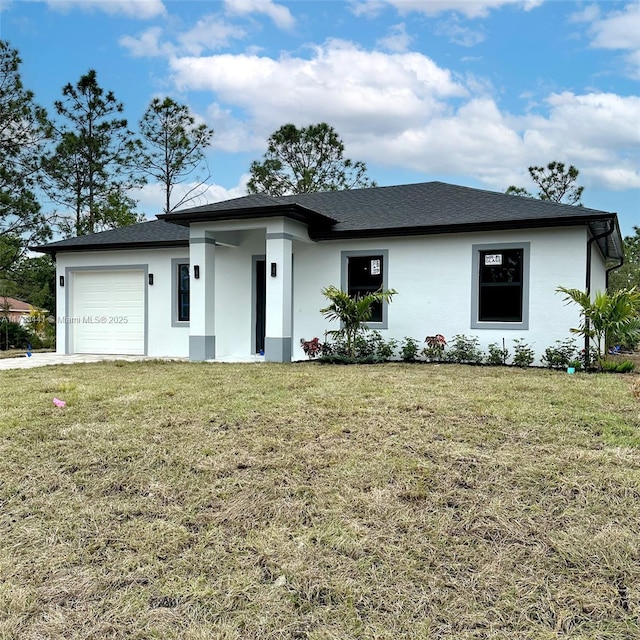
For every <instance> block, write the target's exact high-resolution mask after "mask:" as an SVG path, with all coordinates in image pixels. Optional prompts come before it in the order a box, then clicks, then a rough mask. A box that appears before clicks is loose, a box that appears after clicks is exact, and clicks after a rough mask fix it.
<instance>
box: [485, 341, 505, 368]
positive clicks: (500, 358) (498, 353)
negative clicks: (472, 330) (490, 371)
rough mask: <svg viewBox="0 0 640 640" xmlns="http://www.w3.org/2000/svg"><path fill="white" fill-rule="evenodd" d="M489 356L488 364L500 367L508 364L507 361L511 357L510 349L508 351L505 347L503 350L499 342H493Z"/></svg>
mask: <svg viewBox="0 0 640 640" xmlns="http://www.w3.org/2000/svg"><path fill="white" fill-rule="evenodd" d="M488 349H489V355H487V359H486V361H485V362H486V363H487V364H490V365H492V366H499V365H505V364H507V360H508V359H509V356H510V355H511V354H510V353H509V349H507V348H506V347H505V346H504V345H503V346H502V348H501V347H500V345H499V344H498V343H497V342H492V343H491V344H490V345H489V347H488Z"/></svg>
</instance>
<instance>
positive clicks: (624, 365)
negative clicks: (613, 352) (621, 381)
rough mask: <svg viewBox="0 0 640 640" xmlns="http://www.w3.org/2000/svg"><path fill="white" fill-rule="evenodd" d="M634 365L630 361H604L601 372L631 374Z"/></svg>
mask: <svg viewBox="0 0 640 640" xmlns="http://www.w3.org/2000/svg"><path fill="white" fill-rule="evenodd" d="M635 367H636V365H635V364H634V363H633V362H631V360H623V361H622V362H616V361H615V360H604V361H603V362H602V370H603V371H606V372H608V373H631V372H632V371H633V370H634V369H635Z"/></svg>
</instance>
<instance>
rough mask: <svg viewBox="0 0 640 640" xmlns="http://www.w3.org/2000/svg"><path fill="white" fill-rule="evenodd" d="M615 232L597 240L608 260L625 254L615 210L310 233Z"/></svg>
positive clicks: (323, 237) (337, 236)
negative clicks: (595, 214) (568, 229)
mask: <svg viewBox="0 0 640 640" xmlns="http://www.w3.org/2000/svg"><path fill="white" fill-rule="evenodd" d="M612 223H613V229H612V232H611V233H610V234H609V235H608V236H606V237H603V238H600V239H599V240H597V245H598V247H599V249H600V251H601V252H602V255H603V256H604V257H605V258H606V259H608V260H619V259H620V258H622V256H623V246H622V236H621V233H620V228H619V226H618V218H617V216H616V214H615V213H612V214H609V215H606V216H602V217H599V218H597V219H594V218H593V217H590V216H576V217H572V218H547V219H542V220H541V219H529V220H510V221H507V222H505V221H500V222H477V223H460V224H446V225H432V226H407V227H384V228H378V229H367V230H364V231H363V230H360V229H339V228H338V229H330V230H327V231H325V230H321V229H310V230H309V237H310V238H311V239H312V240H316V241H328V240H345V239H357V238H383V237H402V236H421V235H441V234H447V233H477V232H479V231H508V230H510V229H545V228H559V227H576V226H586V227H587V228H588V229H589V232H590V234H591V236H592V237H594V236H598V235H600V234H602V233H604V232H605V231H607V230H609V229H611V224H612Z"/></svg>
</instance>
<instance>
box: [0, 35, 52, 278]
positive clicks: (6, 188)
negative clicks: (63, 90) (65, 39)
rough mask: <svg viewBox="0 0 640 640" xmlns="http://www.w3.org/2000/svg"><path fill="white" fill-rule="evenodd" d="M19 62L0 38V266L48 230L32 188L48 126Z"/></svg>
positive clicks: (41, 238) (6, 263)
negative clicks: (23, 75) (0, 246)
mask: <svg viewBox="0 0 640 640" xmlns="http://www.w3.org/2000/svg"><path fill="white" fill-rule="evenodd" d="M20 64H21V60H20V56H19V55H18V52H17V51H16V50H15V49H12V48H11V46H10V45H9V43H8V42H6V41H4V40H0V245H2V248H1V249H0V254H2V258H1V259H0V269H4V268H8V267H9V266H11V264H12V263H13V262H14V261H15V260H17V259H18V258H19V257H20V254H21V252H22V250H24V248H25V247H26V246H27V245H28V244H29V243H31V242H37V241H40V240H44V239H46V238H48V237H49V236H50V229H49V226H48V224H47V218H46V216H45V215H44V214H43V213H42V211H41V209H40V204H39V203H38V200H37V198H36V195H35V193H34V190H35V187H36V180H37V177H38V172H39V169H40V163H39V157H40V155H41V153H42V145H43V144H44V142H45V140H46V139H47V137H48V136H49V134H50V127H49V123H48V120H47V114H46V112H45V110H44V109H42V108H41V107H39V106H38V105H37V104H35V102H34V97H33V93H32V92H31V91H28V90H26V89H25V88H24V85H23V84H22V79H21V77H20ZM9 249H11V250H9Z"/></svg>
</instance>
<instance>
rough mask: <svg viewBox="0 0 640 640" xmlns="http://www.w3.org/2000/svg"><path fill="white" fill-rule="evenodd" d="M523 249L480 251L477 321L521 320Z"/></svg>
mask: <svg viewBox="0 0 640 640" xmlns="http://www.w3.org/2000/svg"><path fill="white" fill-rule="evenodd" d="M523 300H524V250H523V249H521V248H517V249H489V250H483V251H480V264H479V283H478V321H479V322H519V323H521V322H522V321H523V317H524V315H523V311H524V310H523Z"/></svg>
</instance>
